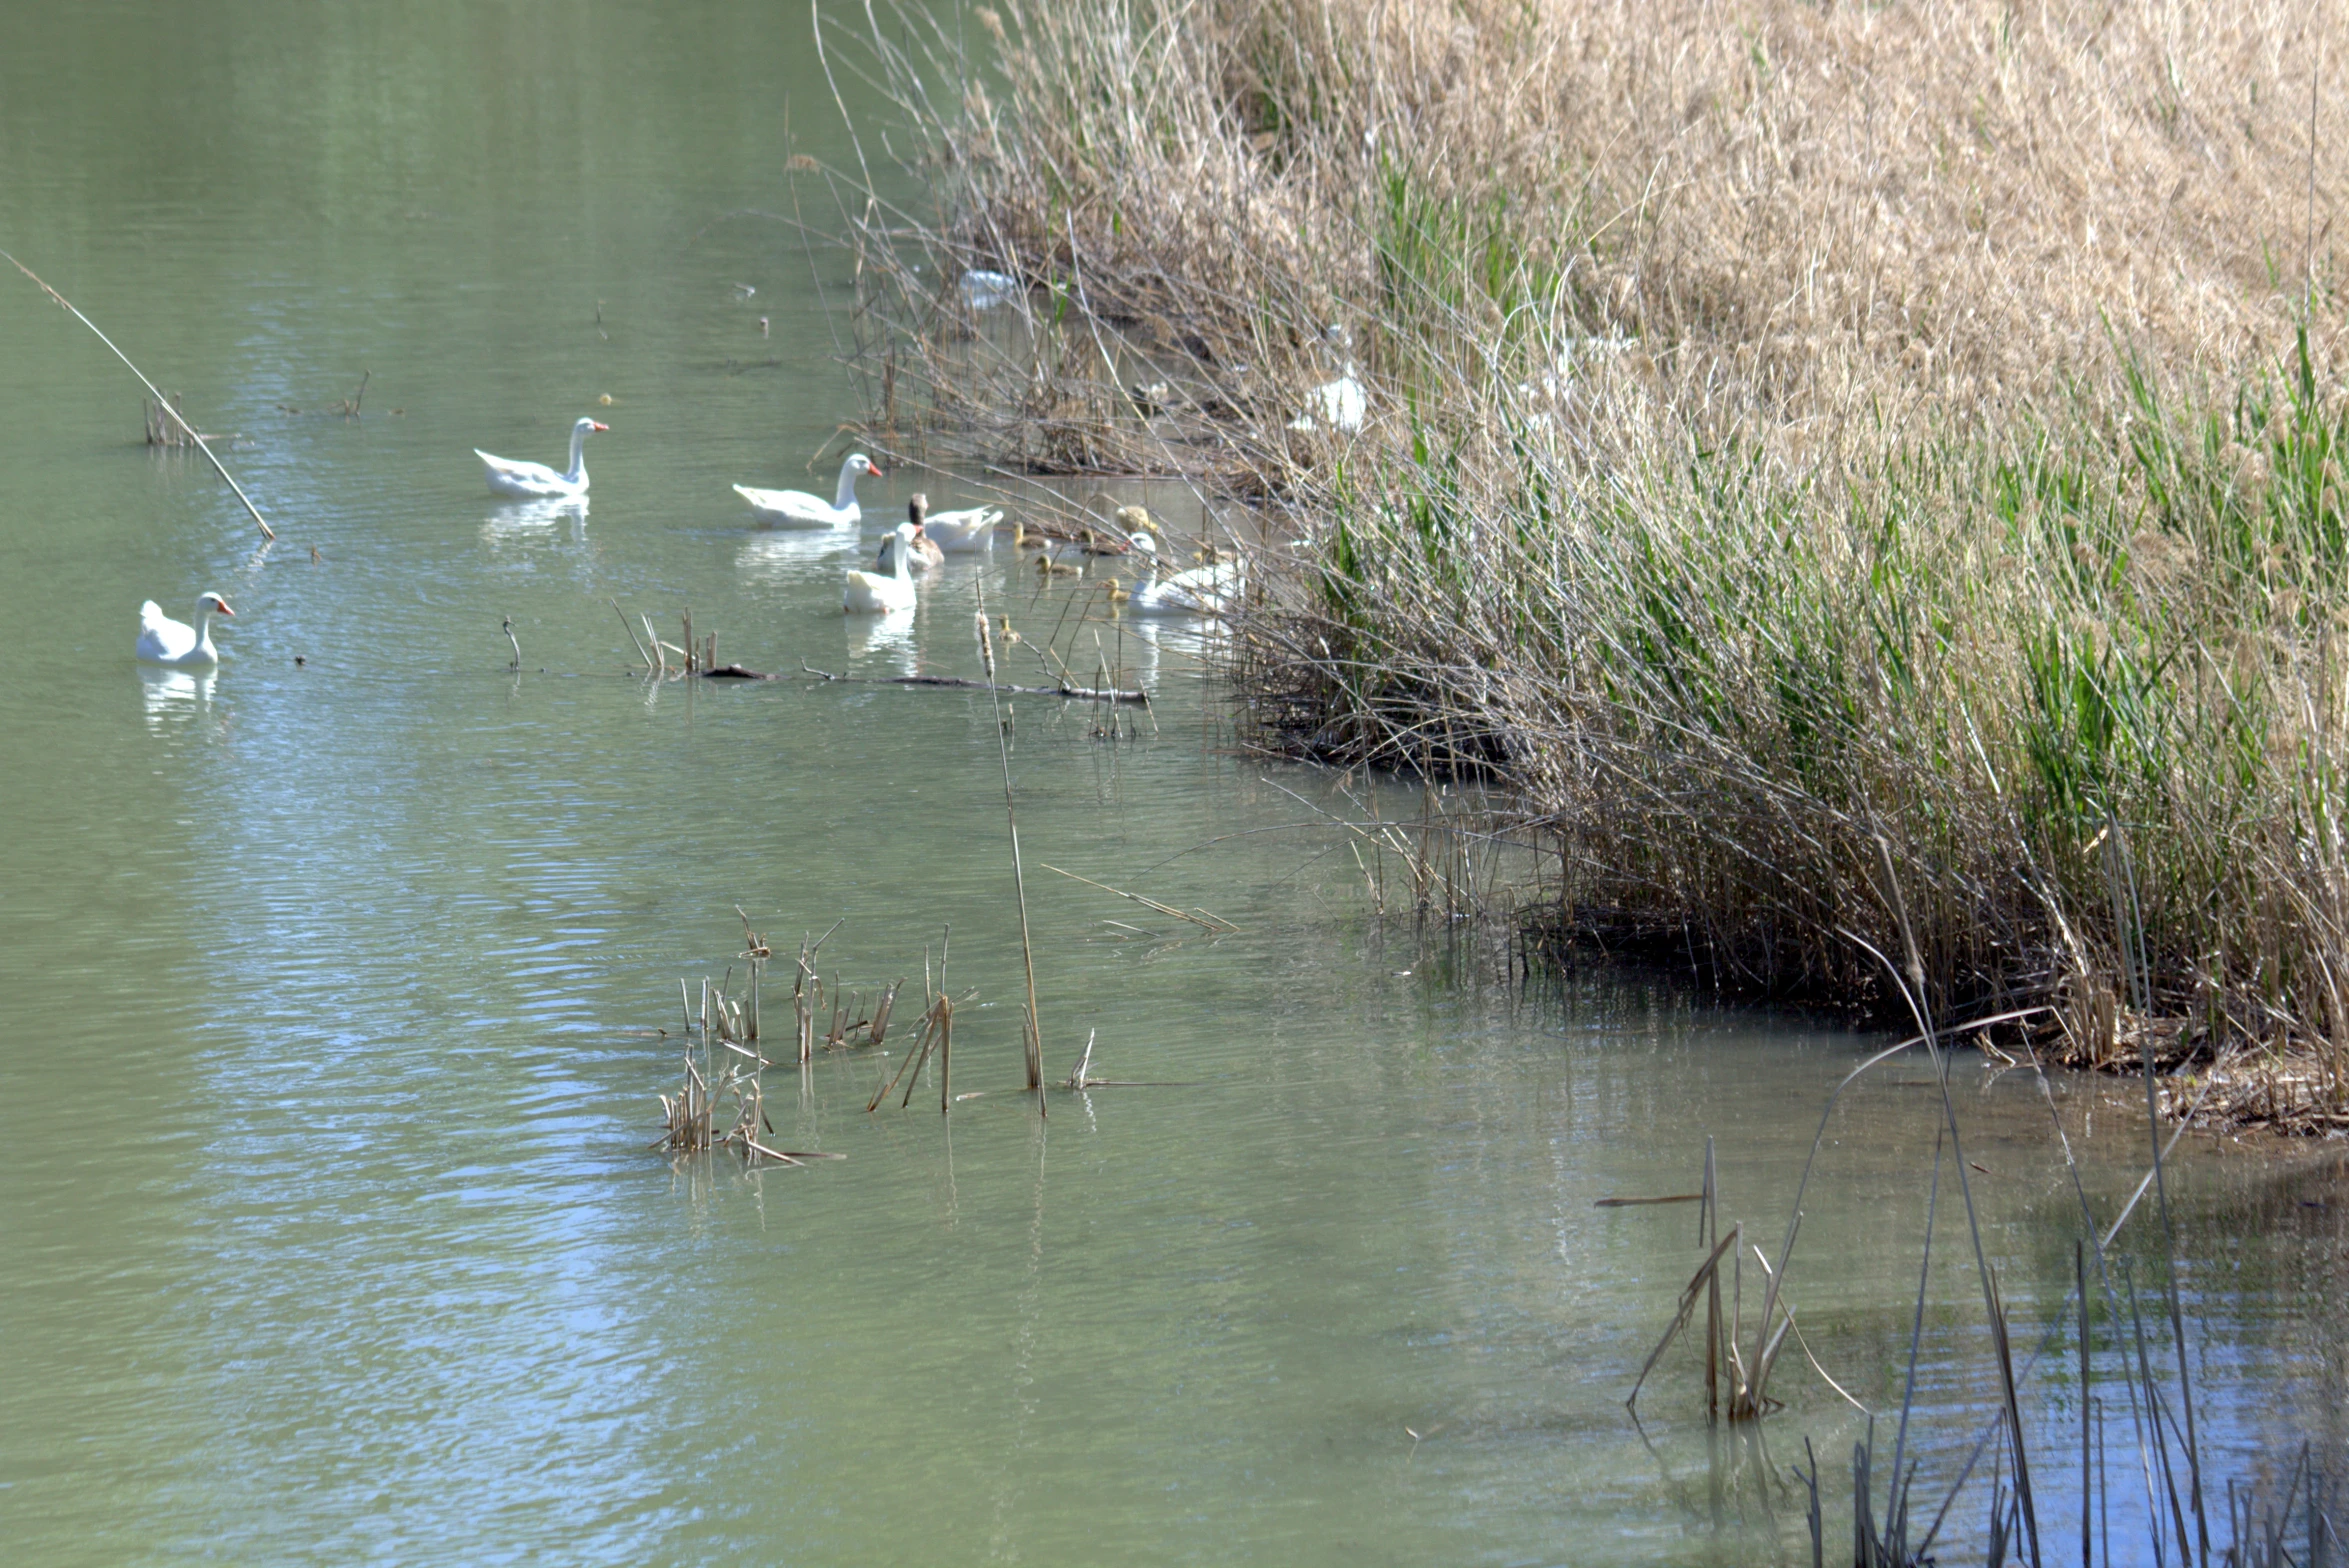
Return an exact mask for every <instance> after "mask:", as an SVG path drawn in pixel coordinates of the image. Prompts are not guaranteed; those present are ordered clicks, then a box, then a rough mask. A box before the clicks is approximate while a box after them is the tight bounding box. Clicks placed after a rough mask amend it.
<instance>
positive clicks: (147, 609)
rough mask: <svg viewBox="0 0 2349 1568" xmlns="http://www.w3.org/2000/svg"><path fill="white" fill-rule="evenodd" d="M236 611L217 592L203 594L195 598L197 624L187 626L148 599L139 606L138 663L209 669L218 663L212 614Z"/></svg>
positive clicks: (184, 668) (218, 657) (189, 668)
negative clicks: (213, 638) (213, 639)
mask: <svg viewBox="0 0 2349 1568" xmlns="http://www.w3.org/2000/svg"><path fill="white" fill-rule="evenodd" d="M236 613H237V612H236V611H234V610H232V609H230V608H229V607H228V601H227V600H226V599H223V598H222V597H220V595H218V594H216V593H208V594H203V595H201V596H199V597H198V598H197V600H196V624H195V625H193V626H190V625H188V624H187V623H186V622H185V621H175V620H173V619H172V618H171V617H170V616H168V615H165V614H164V613H163V606H161V605H159V604H157V603H156V602H155V601H154V600H152V599H149V600H148V601H147V602H146V603H145V604H142V605H140V606H139V641H138V650H137V651H138V656H139V662H140V663H142V664H168V665H171V666H173V667H174V668H176V669H183V670H192V669H210V668H211V667H212V666H213V665H215V664H218V663H219V662H220V650H219V649H217V648H215V647H213V646H212V617H213V616H215V615H232V616H233V615H235V614H236Z"/></svg>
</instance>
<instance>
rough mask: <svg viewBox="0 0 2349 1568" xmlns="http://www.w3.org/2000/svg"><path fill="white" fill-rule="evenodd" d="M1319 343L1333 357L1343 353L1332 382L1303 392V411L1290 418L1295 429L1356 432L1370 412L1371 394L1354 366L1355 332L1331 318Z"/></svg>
mask: <svg viewBox="0 0 2349 1568" xmlns="http://www.w3.org/2000/svg"><path fill="white" fill-rule="evenodd" d="M1321 341H1322V345H1323V347H1324V348H1325V349H1327V350H1328V352H1329V354H1330V357H1331V358H1333V359H1335V358H1337V357H1338V356H1340V355H1342V356H1344V358H1343V360H1342V361H1341V363H1340V365H1339V369H1338V377H1337V379H1336V380H1335V381H1324V382H1323V383H1322V384H1321V385H1319V386H1317V387H1315V388H1314V389H1313V390H1312V391H1311V392H1309V393H1307V394H1306V402H1305V411H1304V412H1303V413H1301V414H1299V415H1298V416H1297V417H1296V418H1294V419H1292V420H1290V421H1289V428H1290V429H1291V430H1296V431H1313V430H1332V431H1335V432H1337V433H1338V434H1339V435H1342V436H1350V435H1356V434H1359V433H1360V431H1361V429H1362V421H1363V419H1364V417H1365V416H1367V415H1368V414H1369V412H1370V394H1369V392H1367V391H1366V390H1364V388H1363V385H1362V373H1361V372H1360V371H1358V370H1356V369H1355V368H1354V335H1353V334H1352V333H1351V332H1348V331H1347V330H1346V324H1345V323H1344V322H1342V321H1333V322H1331V323H1330V324H1329V330H1328V331H1326V332H1324V333H1323V334H1322V335H1321Z"/></svg>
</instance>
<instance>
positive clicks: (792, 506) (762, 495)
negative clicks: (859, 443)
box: [734, 452, 881, 528]
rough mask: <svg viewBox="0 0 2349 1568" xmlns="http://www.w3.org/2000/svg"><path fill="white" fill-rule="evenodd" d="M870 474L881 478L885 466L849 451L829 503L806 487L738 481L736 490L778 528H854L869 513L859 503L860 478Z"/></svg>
mask: <svg viewBox="0 0 2349 1568" xmlns="http://www.w3.org/2000/svg"><path fill="white" fill-rule="evenodd" d="M866 474H871V475H872V476H873V477H874V478H875V479H878V478H880V477H881V470H879V469H878V468H875V467H874V466H873V460H872V459H871V458H869V457H867V456H865V455H864V453H862V452H851V453H849V454H848V461H847V462H845V463H842V464H841V465H840V485H839V488H838V489H836V490H835V491H834V492H833V494H832V500H831V504H829V505H826V504H825V502H824V498H823V497H822V496H814V495H809V494H808V493H807V492H806V491H805V490H753V489H752V488H751V487H750V486H748V485H736V486H735V487H734V493H735V494H736V495H738V496H740V497H742V499H744V500H745V501H748V502H749V503H750V509H751V510H752V511H753V512H756V513H757V514H758V519H759V521H760V522H762V523H770V524H772V525H774V526H775V527H777V528H854V527H855V526H856V525H857V523H858V521H859V520H861V519H862V518H863V517H864V515H865V514H864V509H863V508H862V507H860V506H858V505H857V504H856V482H857V480H858V479H860V478H862V477H863V476H864V475H866Z"/></svg>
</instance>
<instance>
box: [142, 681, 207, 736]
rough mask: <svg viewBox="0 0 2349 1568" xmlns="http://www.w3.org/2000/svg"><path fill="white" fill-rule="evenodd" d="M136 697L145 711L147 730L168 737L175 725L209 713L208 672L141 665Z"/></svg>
mask: <svg viewBox="0 0 2349 1568" xmlns="http://www.w3.org/2000/svg"><path fill="white" fill-rule="evenodd" d="M139 695H140V698H141V700H142V701H143V703H144V706H145V709H146V717H147V728H148V729H150V730H152V731H153V732H154V733H156V734H158V735H168V734H171V733H173V730H174V728H175V727H176V726H179V725H183V724H186V723H188V722H190V721H191V720H194V719H198V718H201V717H202V716H203V715H205V714H206V713H209V712H210V711H211V709H212V672H211V671H210V670H172V669H162V668H158V667H157V666H154V665H141V666H140V667H139Z"/></svg>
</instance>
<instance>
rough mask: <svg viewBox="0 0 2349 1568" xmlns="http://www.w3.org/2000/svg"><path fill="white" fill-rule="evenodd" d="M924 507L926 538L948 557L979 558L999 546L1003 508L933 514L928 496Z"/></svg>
mask: <svg viewBox="0 0 2349 1568" xmlns="http://www.w3.org/2000/svg"><path fill="white" fill-rule="evenodd" d="M914 499H916V500H918V501H920V502H921V503H922V514H923V515H922V519H921V523H922V537H923V538H925V539H929V540H933V541H935V542H936V544H937V546H938V548H939V549H940V550H942V551H944V552H945V553H946V554H948V555H977V554H979V553H980V552H981V551H984V550H986V549H988V548H989V547H990V546H992V545H993V544H994V543H995V525H996V524H997V523H1000V522H1002V521H1003V508H1002V507H1000V506H973V507H967V508H965V509H964V510H962V511H959V512H933V511H931V510H930V509H929V505H930V498H929V497H928V496H926V495H925V496H916V497H915V498H914Z"/></svg>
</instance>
